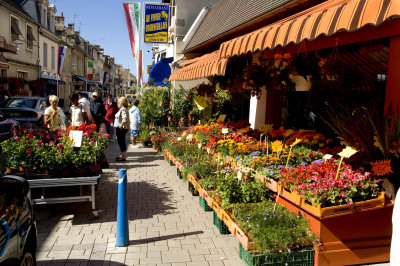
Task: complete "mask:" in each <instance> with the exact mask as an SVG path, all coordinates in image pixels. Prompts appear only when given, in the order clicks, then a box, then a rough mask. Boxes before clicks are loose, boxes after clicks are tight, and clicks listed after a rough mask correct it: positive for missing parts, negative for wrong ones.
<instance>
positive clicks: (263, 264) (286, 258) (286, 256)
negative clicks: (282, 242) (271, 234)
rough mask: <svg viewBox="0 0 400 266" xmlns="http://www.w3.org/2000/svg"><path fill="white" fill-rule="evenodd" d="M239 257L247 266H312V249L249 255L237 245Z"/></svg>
mask: <svg viewBox="0 0 400 266" xmlns="http://www.w3.org/2000/svg"><path fill="white" fill-rule="evenodd" d="M239 257H240V258H241V259H242V260H243V261H244V263H245V264H246V265H248V266H267V265H287V266H312V265H314V248H313V247H305V248H302V249H298V250H292V251H291V252H290V253H289V252H288V251H283V252H270V253H251V252H248V251H247V250H245V249H244V248H243V246H242V244H239Z"/></svg>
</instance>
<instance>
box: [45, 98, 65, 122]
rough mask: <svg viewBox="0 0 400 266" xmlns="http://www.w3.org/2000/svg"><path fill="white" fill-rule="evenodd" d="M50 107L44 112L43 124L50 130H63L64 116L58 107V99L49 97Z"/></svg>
mask: <svg viewBox="0 0 400 266" xmlns="http://www.w3.org/2000/svg"><path fill="white" fill-rule="evenodd" d="M49 102H50V106H49V107H48V108H47V109H46V110H45V112H44V119H43V122H44V124H45V125H47V126H48V127H49V128H61V127H62V124H63V123H62V115H61V112H62V110H61V108H60V107H58V106H57V105H58V97H57V96H55V95H50V97H49Z"/></svg>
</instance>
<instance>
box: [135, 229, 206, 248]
mask: <svg viewBox="0 0 400 266" xmlns="http://www.w3.org/2000/svg"><path fill="white" fill-rule="evenodd" d="M203 233H204V232H203V231H193V232H188V233H182V234H173V235H167V236H158V237H151V238H146V239H138V240H131V241H129V245H140V244H148V243H153V242H157V241H162V240H168V239H174V238H179V237H183V236H192V235H200V234H203Z"/></svg>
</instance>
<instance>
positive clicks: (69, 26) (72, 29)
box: [68, 23, 75, 31]
mask: <svg viewBox="0 0 400 266" xmlns="http://www.w3.org/2000/svg"><path fill="white" fill-rule="evenodd" d="M74 27H75V25H74V23H70V24H68V30H70V31H75V30H74Z"/></svg>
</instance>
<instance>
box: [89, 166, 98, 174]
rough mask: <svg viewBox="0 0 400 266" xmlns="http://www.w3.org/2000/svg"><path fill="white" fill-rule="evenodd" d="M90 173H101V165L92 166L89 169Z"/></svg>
mask: <svg viewBox="0 0 400 266" xmlns="http://www.w3.org/2000/svg"><path fill="white" fill-rule="evenodd" d="M89 171H90V172H91V173H97V172H98V171H100V165H99V164H94V165H91V166H90V167H89Z"/></svg>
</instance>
